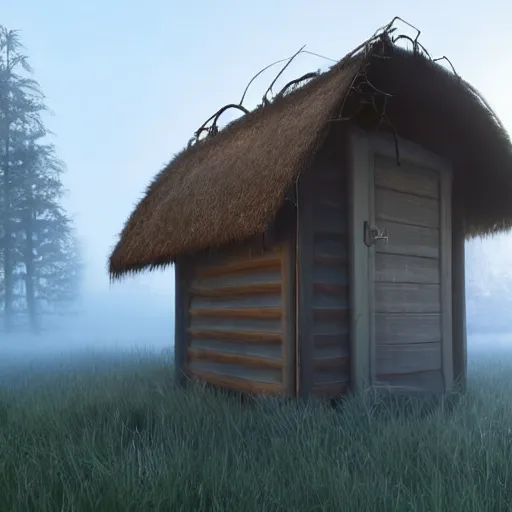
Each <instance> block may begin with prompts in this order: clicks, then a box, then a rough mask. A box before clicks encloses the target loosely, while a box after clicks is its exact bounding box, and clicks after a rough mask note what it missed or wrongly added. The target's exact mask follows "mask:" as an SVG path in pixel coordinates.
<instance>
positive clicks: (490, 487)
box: [0, 355, 512, 512]
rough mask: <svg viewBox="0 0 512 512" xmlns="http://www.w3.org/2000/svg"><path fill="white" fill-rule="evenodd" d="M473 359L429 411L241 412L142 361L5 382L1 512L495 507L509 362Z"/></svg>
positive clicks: (504, 488) (416, 404)
mask: <svg viewBox="0 0 512 512" xmlns="http://www.w3.org/2000/svg"><path fill="white" fill-rule="evenodd" d="M478 359H479V360H478V361H473V362H472V363H471V364H470V375H471V378H470V381H469V390H468V393H467V394H466V395H464V396H462V397H461V398H460V400H458V401H456V402H455V403H452V404H451V406H450V407H447V406H446V404H443V403H442V404H440V405H439V406H438V407H435V408H425V407H423V406H422V405H423V404H422V402H420V401H419V400H410V401H409V402H408V403H406V404H404V403H401V404H398V402H396V403H392V402H384V401H382V400H379V399H378V398H377V397H375V396H371V395H368V396H364V397H359V398H357V399H348V400H347V401H346V403H344V404H343V406H342V407H341V408H340V409H333V408H332V407H330V406H329V405H328V404H325V403H323V402H320V401H312V402H310V403H308V404H304V403H300V402H286V403H285V402H283V401H279V400H276V399H264V400H259V401H257V402H255V403H250V404H240V402H239V401H237V400H236V399H235V398H233V397H227V396H224V395H222V394H220V393H218V392H214V391H211V390H208V389H206V390H205V389H200V388H199V387H192V388H191V389H189V390H187V391H186V392H185V391H183V390H180V389H175V388H174V385H173V379H172V365H171V362H170V360H169V358H161V357H156V356H151V355H145V356H143V357H142V356H141V357H139V358H138V359H133V358H132V359H130V358H127V359H124V360H123V361H121V362H117V363H115V364H114V363H113V362H112V363H110V364H106V363H105V362H103V363H102V364H100V365H96V364H92V363H91V362H89V363H88V364H87V365H85V366H84V367H82V368H78V367H71V368H70V369H69V371H61V372H60V373H59V375H58V376H55V375H52V376H51V377H50V378H48V377H46V378H44V377H43V376H42V375H37V376H35V377H33V378H32V379H30V378H29V379H28V380H26V381H23V382H22V381H20V380H18V381H16V382H14V381H13V382H14V384H13V385H10V386H5V385H4V386H3V387H2V390H1V392H0V510H2V511H4V510H5V511H23V512H26V511H32V510H34V511H35V510H37V511H41V512H44V511H108V512H115V511H122V512H128V511H146V510H148V511H159V510H162V511H163V510H165V511H187V512H188V511H203V510H204V511H224V510H226V511H234V512H236V511H247V512H251V511H258V512H261V511H285V510H290V511H292V510H293V511H302V510H308V511H321V510H326V511H347V512H350V511H357V512H363V511H370V510H371V511H376V512H384V511H393V512H395V511H420V510H421V511H458V510H461V511H465V512H470V511H475V512H483V511H487V510H489V511H505V510H510V509H511V507H512V430H511V429H512V408H511V396H512V375H511V372H510V370H511V368H512V358H511V357H510V356H507V357H506V358H505V357H501V358H497V357H496V358H494V359H492V358H489V357H487V358H484V360H482V358H481V357H479V358H478ZM4 384H5V382H4Z"/></svg>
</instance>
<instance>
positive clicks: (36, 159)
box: [0, 26, 82, 332]
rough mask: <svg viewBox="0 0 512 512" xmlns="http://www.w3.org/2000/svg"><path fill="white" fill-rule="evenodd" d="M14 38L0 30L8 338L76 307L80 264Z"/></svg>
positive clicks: (0, 204)
mask: <svg viewBox="0 0 512 512" xmlns="http://www.w3.org/2000/svg"><path fill="white" fill-rule="evenodd" d="M21 50H22V46H21V43H20V41H19V38H18V36H17V33H16V32H15V31H8V30H7V29H5V28H3V27H1V26H0V178H1V181H0V185H1V192H2V193H1V194H0V249H1V250H0V265H1V267H0V294H1V295H0V297H1V301H2V305H3V310H4V325H5V330H6V331H7V332H9V331H10V330H11V329H12V324H13V318H14V314H15V313H17V312H19V313H23V314H25V313H26V314H27V316H28V320H29V325H30V327H31V330H32V331H33V332H39V330H40V328H41V315H42V314H44V313H45V312H47V311H49V310H55V308H58V307H60V306H63V305H66V304H69V303H70V302H72V301H74V300H75V299H76V298H77V296H78V294H79V288H80V282H81V269H82V263H81V259H80V249H79V246H78V242H77V238H76V234H75V232H74V228H73V223H72V221H71V219H70V218H69V217H68V215H67V213H66V212H65V211H64V209H63V207H62V205H61V200H62V196H63V193H64V190H63V186H62V181H61V175H62V173H63V172H64V170H65V166H64V164H63V163H62V162H61V161H60V160H59V159H58V158H57V157H56V154H55V148H54V146H53V145H52V144H50V143H48V142H46V141H45V138H46V137H47V135H48V132H47V130H46V129H45V127H44V124H43V122H42V120H41V114H42V112H43V111H44V110H45V109H46V107H45V105H44V102H43V100H44V97H43V95H42V93H41V91H40V89H39V86H38V84H37V82H35V81H34V80H33V79H31V78H26V77H25V76H23V75H22V74H21V72H22V71H25V72H31V69H30V67H29V66H28V64H27V59H26V57H25V56H24V55H23V54H22V53H21Z"/></svg>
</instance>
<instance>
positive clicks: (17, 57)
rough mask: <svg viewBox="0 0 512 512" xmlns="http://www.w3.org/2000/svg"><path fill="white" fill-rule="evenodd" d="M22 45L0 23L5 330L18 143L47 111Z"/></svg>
mask: <svg viewBox="0 0 512 512" xmlns="http://www.w3.org/2000/svg"><path fill="white" fill-rule="evenodd" d="M22 50H23V47H22V45H21V42H20V40H19V37H18V33H17V32H16V31H14V30H7V29H6V28H5V27H2V26H0V166H1V197H2V203H1V208H2V210H1V213H2V216H1V224H2V226H1V234H2V251H1V252H2V268H3V309H4V327H5V331H6V332H10V331H11V329H12V322H13V313H14V308H13V306H14V301H15V297H14V288H15V282H14V281H15V268H16V261H15V257H14V247H15V232H14V228H13V223H14V215H13V210H14V207H13V187H14V185H15V178H16V176H15V167H16V165H15V162H13V157H14V158H16V156H17V154H16V150H15V146H16V145H17V143H18V142H19V139H20V134H21V133H23V131H24V130H25V129H26V127H28V126H30V127H31V130H32V131H36V130H37V129H38V128H39V129H42V128H43V127H42V123H41V119H40V113H41V112H42V111H44V110H45V106H44V104H43V95H42V93H41V91H40V89H39V86H38V84H37V82H35V81H34V80H33V79H31V78H28V77H26V76H24V75H22V74H20V72H23V71H25V72H28V73H30V72H31V69H30V66H29V65H28V62H27V57H26V56H25V55H23V53H22Z"/></svg>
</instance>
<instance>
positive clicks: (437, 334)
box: [375, 313, 441, 345]
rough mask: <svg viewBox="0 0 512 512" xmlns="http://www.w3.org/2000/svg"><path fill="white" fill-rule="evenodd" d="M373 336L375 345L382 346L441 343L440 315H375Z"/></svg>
mask: <svg viewBox="0 0 512 512" xmlns="http://www.w3.org/2000/svg"><path fill="white" fill-rule="evenodd" d="M375 336H376V340H377V343H379V344H383V345H389V344H393V343H404V344H405V343H428V342H434V341H441V315H440V314H439V313H431V314H424V313H397V314H389V313H376V314H375Z"/></svg>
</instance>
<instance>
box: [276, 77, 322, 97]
mask: <svg viewBox="0 0 512 512" xmlns="http://www.w3.org/2000/svg"><path fill="white" fill-rule="evenodd" d="M318 75H320V72H319V71H313V72H311V73H306V74H305V75H302V76H301V77H299V78H295V79H294V80H291V81H290V82H288V83H287V84H286V85H285V86H284V87H283V88H282V89H281V90H280V91H279V92H278V93H277V94H276V97H275V98H274V101H275V100H276V99H278V98H280V97H281V96H284V95H285V94H286V91H287V90H288V89H289V88H290V87H294V86H295V87H296V86H298V84H301V83H302V82H305V81H306V80H311V79H312V78H316V77H317V76H318Z"/></svg>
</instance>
